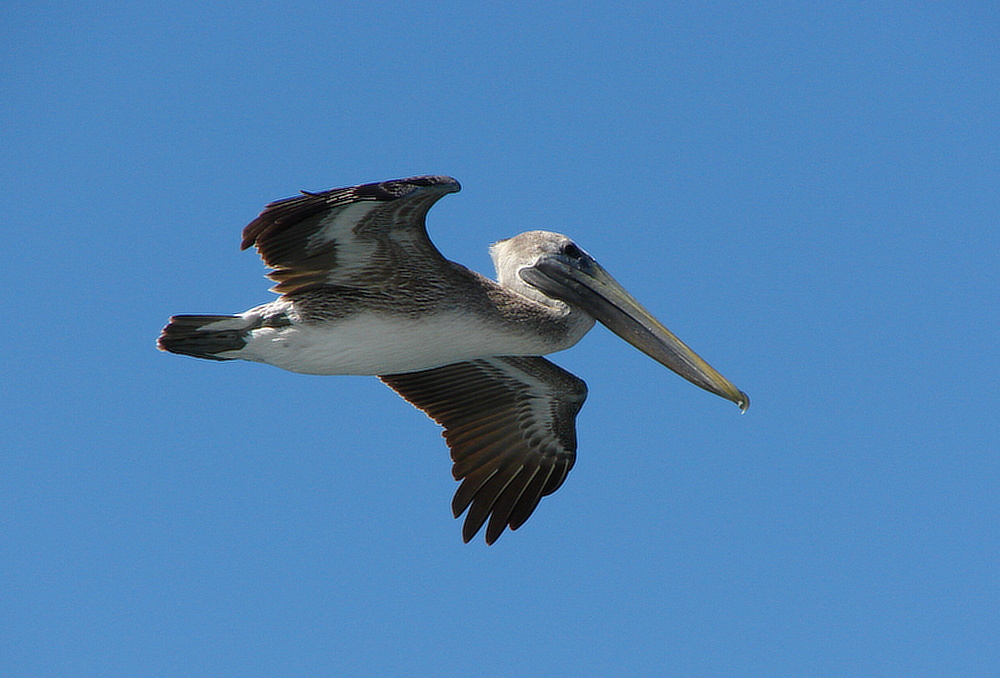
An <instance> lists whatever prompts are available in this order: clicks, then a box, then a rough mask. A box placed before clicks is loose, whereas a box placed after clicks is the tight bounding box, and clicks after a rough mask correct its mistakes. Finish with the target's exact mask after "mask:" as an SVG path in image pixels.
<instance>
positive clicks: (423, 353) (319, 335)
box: [227, 314, 579, 375]
mask: <svg viewBox="0 0 1000 678" xmlns="http://www.w3.org/2000/svg"><path fill="white" fill-rule="evenodd" d="M247 339H248V341H247V345H246V347H244V348H243V349H241V350H239V351H233V352H231V353H230V354H229V355H228V356H227V357H234V358H241V359H243V360H251V361H254V362H262V363H267V364H269V365H274V366H276V367H280V368H282V369H285V370H290V371H292V372H301V373H304V374H367V375H373V374H396V373H400V372H413V371H416V370H423V369H429V368H431V367H438V366H440V365H447V364H449V363H454V362H459V361H461V360H471V359H473V358H483V357H488V356H496V355H544V354H547V353H552V352H553V351H557V350H561V349H564V348H568V347H569V346H571V345H572V344H574V343H576V341H578V340H579V337H573V338H572V339H571V340H568V341H567V342H562V343H560V344H553V343H551V342H546V341H543V340H541V339H539V338H538V337H533V336H530V335H524V334H518V333H515V332H504V331H502V330H500V331H498V330H497V329H494V328H488V327H485V326H484V325H483V324H481V323H477V322H472V321H471V320H470V318H468V317H467V316H461V315H457V314H456V315H454V316H444V317H442V316H436V317H435V318H434V319H433V320H431V319H414V320H408V319H405V318H392V317H385V316H379V315H375V314H372V315H361V316H353V317H351V318H348V319H344V320H341V321H336V322H331V323H327V324H322V325H292V326H289V327H280V328H272V327H265V328H261V329H257V330H254V331H253V332H251V334H250V336H249V337H248V338H247Z"/></svg>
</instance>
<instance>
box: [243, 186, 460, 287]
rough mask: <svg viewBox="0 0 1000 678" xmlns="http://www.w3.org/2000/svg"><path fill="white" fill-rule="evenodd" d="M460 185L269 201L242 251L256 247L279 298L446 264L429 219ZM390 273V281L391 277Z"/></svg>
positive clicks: (353, 190)
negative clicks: (435, 207) (430, 212)
mask: <svg viewBox="0 0 1000 678" xmlns="http://www.w3.org/2000/svg"><path fill="white" fill-rule="evenodd" d="M459 189H460V186H459V184H458V182H457V181H455V180H454V179H452V178H451V177H437V176H428V177H412V178H409V179H398V180H394V181H383V182H381V183H376V184H363V185H361V186H353V187H350V188H336V189H333V190H330V191H324V192H322V193H306V192H304V191H303V194H302V195H300V196H296V197H293V198H285V199H284V200H278V201H275V202H272V203H271V204H269V205H267V206H266V207H265V208H264V211H263V212H261V213H260V216H258V217H257V218H256V219H254V220H253V221H252V222H250V223H249V224H248V225H247V227H246V228H244V229H243V242H242V245H241V247H242V249H246V248H248V247H250V246H251V245H254V246H256V247H257V252H258V253H259V254H260V256H261V258H262V259H263V260H264V263H265V264H266V265H267V266H269V267H270V268H272V269H274V270H273V271H272V272H271V273H270V274H269V276H268V277H270V278H271V279H272V280H274V281H275V282H277V283H278V284H277V285H276V286H275V287H274V290H275V291H276V292H282V293H286V294H289V293H293V292H300V291H303V290H306V289H310V288H313V287H317V286H319V285H344V286H365V285H368V284H369V283H370V281H372V280H386V278H387V277H388V278H390V279H391V277H392V275H391V274H392V273H393V272H394V271H395V272H396V273H397V274H399V273H402V272H404V271H405V272H413V271H414V270H415V269H420V268H421V267H424V268H426V267H430V268H431V269H432V270H433V269H434V268H435V267H439V266H441V265H442V264H443V263H444V261H445V259H444V257H442V256H441V253H440V252H438V250H437V248H435V247H434V245H433V244H431V241H430V238H428V236H427V228H426V226H425V224H424V218H425V217H426V215H427V211H428V210H429V209H430V207H431V205H433V204H434V203H435V202H437V200H439V199H440V198H441V197H442V196H444V195H446V194H448V193H454V192H455V191H458V190H459ZM387 274H388V275H387Z"/></svg>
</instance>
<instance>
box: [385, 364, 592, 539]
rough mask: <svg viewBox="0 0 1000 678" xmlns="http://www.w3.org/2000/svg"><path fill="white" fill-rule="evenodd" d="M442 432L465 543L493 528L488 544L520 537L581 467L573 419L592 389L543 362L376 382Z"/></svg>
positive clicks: (460, 368)
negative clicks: (507, 534) (511, 533)
mask: <svg viewBox="0 0 1000 678" xmlns="http://www.w3.org/2000/svg"><path fill="white" fill-rule="evenodd" d="M379 378H380V379H381V380H382V381H384V382H385V383H386V384H388V385H389V386H391V387H392V388H393V389H394V390H395V391H396V392H397V393H399V394H400V395H401V396H403V398H405V399H406V400H408V401H409V402H411V403H412V404H413V405H415V406H416V407H418V408H420V409H421V410H423V411H424V412H426V413H427V414H428V415H429V416H430V417H431V418H432V419H434V420H435V421H436V422H437V423H439V424H440V425H441V426H443V427H444V437H445V440H447V442H448V447H450V448H451V459H452V461H453V462H454V466H453V467H452V472H453V474H454V476H455V480H461V481H462V484H461V485H459V487H458V490H457V491H456V492H455V498H454V500H453V501H452V510H453V511H454V514H455V517H456V518H457V517H459V516H460V515H462V513H463V512H464V511H465V510H466V509H468V514H467V515H466V517H465V524H464V525H463V528H462V538H463V539H465V541H469V540H470V539H472V538H473V537H474V536H475V535H476V533H477V532H478V531H479V530H480V529H481V528H482V526H483V525H484V524H485V523H486V521H487V520H489V524H488V525H487V527H486V543H487V544H492V543H493V542H494V541H496V540H497V538H498V537H499V536H500V534H501V533H502V532H503V530H504V528H506V527H510V529H512V530H516V529H517V528H519V527H520V526H521V525H523V524H524V522H525V521H526V520H527V519H528V517H529V516H530V515H531V513H532V512H533V511H534V510H535V507H536V506H538V502H539V500H541V498H542V497H543V496H545V495H547V494H551V493H553V492H555V491H556V490H557V489H559V486H560V485H562V483H563V481H564V480H565V479H566V474H567V473H569V470H570V469H571V468H572V467H573V462H574V461H575V459H576V415H577V413H578V412H579V411H580V408H581V407H582V406H583V402H584V400H585V399H586V398H587V385H586V384H585V383H584V382H583V380H582V379H578V378H577V377H575V376H573V375H572V374H570V373H569V372H567V371H566V370H564V369H562V368H560V367H557V366H556V365H554V364H552V363H551V362H549V361H548V360H546V359H545V358H540V357H524V358H521V357H502V358H480V359H477V360H471V361H468V362H461V363H454V364H451V365H445V366H443V367H436V368H434V369H430V370H423V371H420V372H409V373H407V374H393V375H386V376H381V377H379Z"/></svg>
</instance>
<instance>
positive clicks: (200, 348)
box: [156, 315, 260, 360]
mask: <svg viewBox="0 0 1000 678" xmlns="http://www.w3.org/2000/svg"><path fill="white" fill-rule="evenodd" d="M259 326H260V319H257V322H256V324H255V322H254V320H252V319H247V318H244V317H242V316H237V315H175V316H173V317H172V318H170V322H168V323H167V326H166V327H164V328H163V332H161V333H160V337H159V339H157V340H156V346H157V348H159V349H160V350H161V351H169V352H170V353H179V354H181V355H190V356H194V357H195V358H206V359H208V360H233V358H231V357H224V356H221V355H219V354H220V353H226V352H228V351H238V350H240V349H241V348H243V347H244V346H246V344H247V342H246V337H247V334H248V333H249V332H250V330H252V329H255V327H259Z"/></svg>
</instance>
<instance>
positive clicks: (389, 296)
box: [158, 176, 749, 544]
mask: <svg viewBox="0 0 1000 678" xmlns="http://www.w3.org/2000/svg"><path fill="white" fill-rule="evenodd" d="M459 189H460V186H459V184H458V182H457V181H455V180H454V179H452V178H450V177H444V176H426V177H413V178H410V179H399V180H395V181H384V182H381V183H374V184H364V185H361V186H354V187H351V188H339V189H334V190H330V191H324V192H322V193H307V192H304V191H303V192H302V195H300V196H296V197H293V198H286V199H284V200H278V201H276V202H272V203H271V204H269V205H267V206H266V207H265V208H264V211H263V212H261V214H260V216H258V217H257V218H256V219H254V220H253V221H252V222H251V223H250V224H249V225H248V226H247V227H246V228H245V229H244V230H243V244H242V249H246V248H248V247H250V246H251V245H253V246H255V247H256V248H257V251H258V253H259V254H260V256H261V258H262V259H263V260H264V263H265V264H266V265H267V266H268V267H270V268H271V269H273V270H272V272H271V273H270V274H269V277H270V278H271V279H272V280H274V281H275V282H276V283H277V285H275V287H274V288H273V290H274V291H275V292H278V293H280V294H281V296H280V297H279V298H278V299H276V300H275V301H272V302H270V303H267V304H264V305H262V306H257V307H255V308H252V309H250V310H249V311H246V312H245V313H241V314H239V315H177V316H174V317H172V318H171V319H170V322H169V324H168V325H167V326H166V327H165V328H164V329H163V333H162V334H161V335H160V337H159V341H158V346H159V348H160V349H162V350H164V351H170V352H172V353H180V354H184V355H190V356H195V357H198V358H208V359H211V360H234V359H240V360H252V361H255V362H262V363H267V364H269V365H275V366H277V367H281V368H283V369H286V370H291V371H293V372H302V373H305V374H367V375H378V377H379V379H381V380H382V381H384V382H385V383H386V384H388V385H389V386H390V387H392V388H393V389H394V390H395V391H396V392H397V393H399V395H401V396H402V397H403V398H405V399H406V400H408V401H409V402H410V403H412V404H413V405H415V406H416V407H418V408H420V409H421V410H423V411H424V412H425V413H427V414H428V415H429V416H430V417H431V418H433V419H434V420H435V421H436V422H437V423H438V424H440V425H441V426H443V427H444V434H443V435H444V437H445V439H446V440H447V443H448V446H449V448H450V449H451V458H452V460H453V461H454V466H453V469H452V470H453V474H454V476H455V479H456V480H460V481H462V483H461V485H460V486H459V488H458V490H457V492H456V493H455V497H454V500H453V502H452V509H453V511H454V514H455V517H456V518H457V517H459V516H460V515H461V514H462V513H463V512H465V511H466V510H467V509H468V515H467V516H466V518H465V524H464V526H463V530H462V536H463V538H464V540H465V541H469V540H470V539H472V537H473V536H475V534H476V533H477V532H478V531H479V530H480V528H482V526H483V524H484V523H486V521H487V519H488V520H489V524H488V525H487V527H486V542H487V543H488V544H492V543H493V542H494V541H496V539H497V538H498V537H499V536H500V534H501V533H502V532H503V530H504V528H506V527H510V529H512V530H516V529H517V528H519V527H520V526H521V525H523V524H524V522H525V521H526V520H527V519H528V517H529V516H530V515H531V513H532V512H533V511H534V510H535V507H536V506H537V505H538V502H539V500H540V499H541V498H542V497H543V496H545V495H547V494H551V493H552V492H555V491H556V490H557V489H558V488H559V486H560V485H562V483H563V481H564V480H565V479H566V474H567V473H569V470H570V468H572V466H573V462H574V459H575V458H576V428H575V421H576V414H577V412H579V411H580V407H581V406H582V405H583V401H584V399H585V398H586V396H587V387H586V385H585V384H584V382H583V381H582V380H580V379H578V378H577V377H575V376H573V375H572V374H570V373H569V372H567V371H566V370H564V369H562V368H560V367H557V366H556V365H554V364H552V363H551V362H549V361H548V360H546V359H545V358H542V357H541V356H543V355H546V354H548V353H553V352H555V351H561V350H562V349H565V348H569V347H570V346H572V345H573V344H575V343H576V342H577V341H579V340H580V338H581V337H583V335H584V334H586V333H587V331H588V330H590V328H591V327H593V325H594V320H595V319H596V320H599V321H601V322H602V323H603V324H604V325H606V326H607V327H609V328H610V329H611V330H612V331H614V332H615V333H616V334H618V336H620V337H621V338H623V339H624V340H625V341H627V342H629V343H630V344H632V345H633V346H635V347H636V348H638V349H639V350H641V351H642V352H644V353H646V354H647V355H649V356H650V357H652V358H653V359H654V360H657V361H659V362H660V363H662V364H663V365H666V366H667V367H669V368H670V369H671V370H673V371H675V372H677V373H678V374H680V375H681V376H682V377H684V378H685V379H688V380H689V381H691V382H693V383H694V384H696V385H697V386H700V387H701V388H703V389H705V390H707V391H710V392H712V393H715V394H716V395H719V396H722V397H723V398H727V399H729V400H731V401H733V402H735V403H736V404H737V405H739V407H740V409H741V410H746V408H747V407H748V406H749V400H748V398H747V396H746V394H744V393H743V392H742V391H740V390H739V389H737V388H736V387H735V386H734V385H733V384H732V383H730V382H729V381H728V380H727V379H726V378H725V377H723V376H722V375H721V374H719V373H718V372H716V371H715V370H714V369H713V368H712V367H711V366H709V365H708V363H706V362H705V361H704V360H702V359H701V358H700V357H698V356H697V355H696V354H695V353H694V351H692V350H691V349H690V348H688V347H687V346H685V345H684V344H683V343H682V342H681V341H680V340H679V339H678V338H677V337H675V336H674V335H673V334H672V333H671V332H670V331H669V330H668V329H667V328H666V327H664V326H663V325H661V324H660V323H659V321H657V320H656V319H655V318H654V317H653V316H652V315H651V314H650V313H649V311H647V310H646V309H644V308H643V307H642V306H641V305H640V304H639V302H638V301H636V300H635V299H634V298H632V296H631V295H629V294H628V292H626V291H625V290H624V289H623V288H622V286H621V285H619V284H618V282H616V281H615V279H614V278H612V277H611V276H610V275H609V274H608V273H607V271H605V270H604V268H602V267H601V265H600V264H598V263H597V261H595V260H594V258H593V257H591V256H590V255H589V254H587V253H586V252H584V251H583V250H582V249H581V248H580V247H579V246H578V245H576V243H574V242H573V241H572V240H570V239H569V238H567V237H566V236H564V235H559V234H558V233H550V232H547V231H529V232H527V233H522V234H520V235H518V236H515V237H513V238H509V239H507V240H501V241H500V242H498V243H496V244H494V245H493V246H492V247H491V248H490V255H491V256H492V258H493V263H494V265H495V266H496V271H497V282H494V281H492V280H490V279H489V278H486V277H484V276H482V275H479V274H478V273H476V272H474V271H470V270H469V269H467V268H465V267H464V266H461V265H459V264H456V263H454V262H452V261H448V260H447V259H445V258H444V257H443V256H442V255H441V253H440V252H438V250H437V248H436V247H434V245H433V244H432V243H431V241H430V238H429V237H428V236H427V230H426V226H425V223H424V219H425V217H426V215H427V211H428V210H429V209H430V207H431V205H433V204H434V203H435V202H436V201H437V200H438V199H439V198H441V197H442V196H444V195H445V194H447V193H454V192H456V191H458V190H459Z"/></svg>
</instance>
